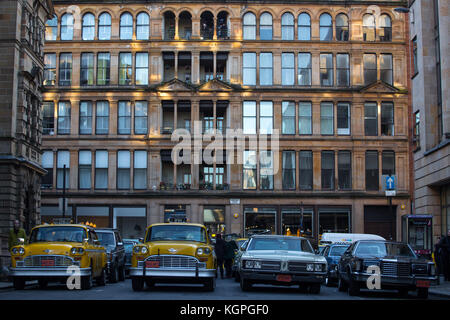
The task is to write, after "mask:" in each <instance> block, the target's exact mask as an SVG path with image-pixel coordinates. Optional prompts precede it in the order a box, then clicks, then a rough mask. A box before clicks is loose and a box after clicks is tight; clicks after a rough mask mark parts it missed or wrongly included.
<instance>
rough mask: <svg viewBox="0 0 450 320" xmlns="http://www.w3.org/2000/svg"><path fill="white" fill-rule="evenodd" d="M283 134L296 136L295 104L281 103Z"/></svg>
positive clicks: (290, 102) (289, 102) (291, 102)
mask: <svg viewBox="0 0 450 320" xmlns="http://www.w3.org/2000/svg"><path fill="white" fill-rule="evenodd" d="M281 116H282V124H281V132H282V134H295V102H294V101H283V102H282V103H281Z"/></svg>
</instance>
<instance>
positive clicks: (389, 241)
mask: <svg viewBox="0 0 450 320" xmlns="http://www.w3.org/2000/svg"><path fill="white" fill-rule="evenodd" d="M355 242H358V243H361V242H368V243H371V242H372V243H375V242H382V243H392V244H405V245H407V243H405V242H401V241H394V240H358V241H355Z"/></svg>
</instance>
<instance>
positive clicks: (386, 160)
mask: <svg viewBox="0 0 450 320" xmlns="http://www.w3.org/2000/svg"><path fill="white" fill-rule="evenodd" d="M381 174H382V175H395V152H394V151H383V152H382V153H381Z"/></svg>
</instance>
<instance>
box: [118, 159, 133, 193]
mask: <svg viewBox="0 0 450 320" xmlns="http://www.w3.org/2000/svg"><path fill="white" fill-rule="evenodd" d="M130 168H131V161H130V151H127V150H121V151H117V189H130Z"/></svg>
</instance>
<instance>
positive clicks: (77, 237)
mask: <svg viewBox="0 0 450 320" xmlns="http://www.w3.org/2000/svg"><path fill="white" fill-rule="evenodd" d="M85 238H87V236H86V231H85V229H84V228H80V227H57V226H55V227H42V228H36V229H34V230H33V231H32V232H31V236H30V242H29V243H35V242H83V239H85Z"/></svg>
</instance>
